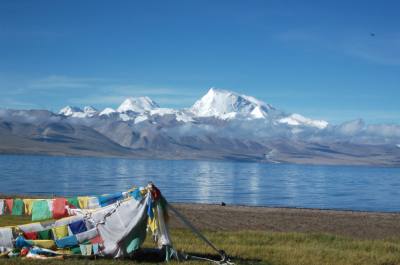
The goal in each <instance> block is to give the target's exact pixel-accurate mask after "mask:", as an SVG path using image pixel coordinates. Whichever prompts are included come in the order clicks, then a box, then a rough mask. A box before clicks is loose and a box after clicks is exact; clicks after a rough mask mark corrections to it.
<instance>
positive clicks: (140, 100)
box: [117, 97, 159, 113]
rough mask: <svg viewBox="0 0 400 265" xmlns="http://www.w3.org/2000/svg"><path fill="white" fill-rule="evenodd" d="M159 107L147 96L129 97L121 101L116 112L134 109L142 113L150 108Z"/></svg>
mask: <svg viewBox="0 0 400 265" xmlns="http://www.w3.org/2000/svg"><path fill="white" fill-rule="evenodd" d="M156 108H159V106H158V104H157V103H155V102H154V101H153V100H152V99H151V98H149V97H129V98H127V99H125V100H124V102H122V104H121V105H120V106H119V107H118V109H117V111H118V112H127V111H134V112H139V113H143V112H146V111H150V110H152V109H156Z"/></svg>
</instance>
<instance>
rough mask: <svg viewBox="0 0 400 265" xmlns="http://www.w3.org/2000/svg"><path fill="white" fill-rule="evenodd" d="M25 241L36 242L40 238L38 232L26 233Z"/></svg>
mask: <svg viewBox="0 0 400 265" xmlns="http://www.w3.org/2000/svg"><path fill="white" fill-rule="evenodd" d="M24 237H25V239H28V240H36V239H37V238H38V234H37V232H24Z"/></svg>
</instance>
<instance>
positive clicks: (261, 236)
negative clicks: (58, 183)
mask: <svg viewBox="0 0 400 265" xmlns="http://www.w3.org/2000/svg"><path fill="white" fill-rule="evenodd" d="M27 222H29V218H28V217H19V218H16V217H13V216H2V217H0V226H5V225H10V224H18V223H20V224H21V223H27ZM204 234H205V235H206V236H207V237H208V238H209V239H210V240H211V241H212V242H213V243H214V244H216V245H217V246H218V247H220V248H221V249H224V250H225V251H226V252H227V253H228V254H229V255H230V256H231V257H232V261H233V262H235V263H236V264H249V265H250V264H256V265H257V264H270V265H278V264H279V265H281V264H282V265H314V264H315V265H319V264H322V265H328V264H332V265H333V264H335V265H339V264H343V265H347V264H348V265H357V264H360V265H361V264H362V265H396V264H399V265H400V239H390V240H357V239H351V238H346V237H339V236H333V235H328V234H306V233H278V232H265V231H232V232H210V231H205V232H204ZM171 235H172V239H173V241H174V244H175V248H176V249H177V250H179V251H185V252H186V253H195V254H198V255H211V254H214V253H213V251H212V250H211V249H210V248H209V247H208V246H206V245H205V244H204V243H203V242H201V241H200V240H199V239H197V238H196V237H195V236H194V235H193V234H192V233H190V231H188V230H185V229H173V230H172V231H171ZM153 246H154V245H153V243H152V242H151V240H150V236H149V237H148V239H147V241H146V242H145V244H144V247H153ZM133 262H135V263H137V261H132V260H110V259H97V260H90V259H66V260H61V261H55V260H50V261H33V260H22V259H19V258H16V259H0V264H16V265H17V264H37V265H44V264H74V265H83V264H87V265H90V264H93V265H99V264H104V265H105V264H128V263H133ZM141 264H157V262H155V261H153V262H149V261H145V262H141ZM171 264H177V262H171ZM184 264H190V265H191V264H196V265H197V264H207V262H202V261H189V262H185V263H184Z"/></svg>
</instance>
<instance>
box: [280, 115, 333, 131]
mask: <svg viewBox="0 0 400 265" xmlns="http://www.w3.org/2000/svg"><path fill="white" fill-rule="evenodd" d="M278 122H279V123H284V124H287V125H291V126H311V127H315V128H318V129H325V128H326V127H327V126H328V122H326V121H324V120H312V119H309V118H306V117H304V116H302V115H300V114H297V113H293V114H292V115H290V116H288V117H285V118H281V119H279V120H278Z"/></svg>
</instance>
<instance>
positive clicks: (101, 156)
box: [0, 146, 400, 168]
mask: <svg viewBox="0 0 400 265" xmlns="http://www.w3.org/2000/svg"><path fill="white" fill-rule="evenodd" d="M2 155H4V156H38V157H40V156H43V157H46V156H47V157H61V158H62V157H65V158H99V159H127V160H150V161H151V160H165V161H180V160H181V161H210V162H221V163H223V162H227V163H229V162H235V163H258V164H269V165H279V164H283V165H304V166H332V167H374V168H375V167H376V168H400V165H397V164H370V163H351V162H347V163H337V162H336V161H335V160H329V161H327V162H325V163H323V162H320V161H318V160H315V159H313V160H310V161H308V162H288V161H276V162H271V161H267V160H260V159H221V158H206V157H204V158H203V157H202V158H192V157H175V158H171V157H168V158H166V157H158V156H149V157H145V156H135V155H134V154H132V155H113V154H105V153H96V154H74V153H65V154H64V153H36V152H34V153H30V152H5V151H3V150H1V146H0V156H2Z"/></svg>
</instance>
